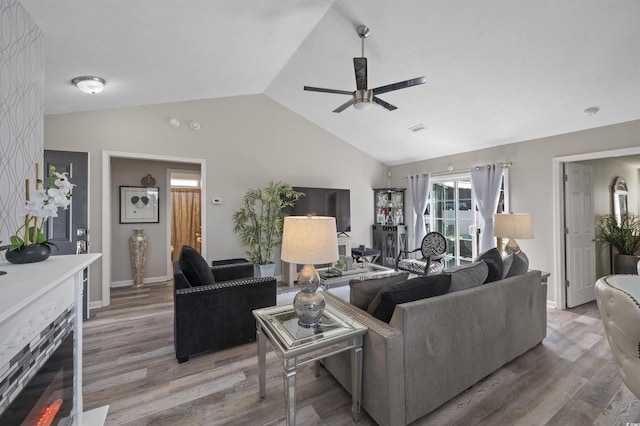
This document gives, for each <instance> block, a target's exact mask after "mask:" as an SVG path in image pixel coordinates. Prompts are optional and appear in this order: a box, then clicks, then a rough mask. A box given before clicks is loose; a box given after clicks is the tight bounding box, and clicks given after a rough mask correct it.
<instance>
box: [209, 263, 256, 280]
mask: <svg viewBox="0 0 640 426" xmlns="http://www.w3.org/2000/svg"><path fill="white" fill-rule="evenodd" d="M211 272H213V278H214V279H215V280H216V282H221V281H229V280H237V279H241V278H253V263H250V262H239V263H229V264H226V263H222V262H221V263H220V264H218V263H217V262H216V261H214V262H213V266H211Z"/></svg>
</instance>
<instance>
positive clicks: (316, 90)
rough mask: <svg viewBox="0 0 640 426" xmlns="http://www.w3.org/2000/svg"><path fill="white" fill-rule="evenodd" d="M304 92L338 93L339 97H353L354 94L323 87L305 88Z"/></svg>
mask: <svg viewBox="0 0 640 426" xmlns="http://www.w3.org/2000/svg"><path fill="white" fill-rule="evenodd" d="M304 90H310V91H312V92H323V93H337V94H338V95H350V96H353V92H348V91H346V90H335V89H324V88H322V87H311V86H304Z"/></svg>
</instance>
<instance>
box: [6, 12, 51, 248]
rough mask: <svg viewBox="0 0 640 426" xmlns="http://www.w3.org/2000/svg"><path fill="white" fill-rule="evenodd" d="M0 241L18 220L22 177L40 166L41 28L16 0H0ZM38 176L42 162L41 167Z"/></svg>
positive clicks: (32, 175)
mask: <svg viewBox="0 0 640 426" xmlns="http://www.w3.org/2000/svg"><path fill="white" fill-rule="evenodd" d="M0 22H1V23H2V25H0V52H2V54H1V55H0V241H4V243H3V244H6V243H7V242H8V240H9V236H11V235H13V234H14V233H15V232H16V230H17V229H18V227H19V226H20V225H21V223H20V222H21V220H22V213H21V212H20V211H21V209H22V207H23V206H24V202H25V179H29V180H30V182H31V188H33V187H34V182H35V164H36V163H40V165H41V166H42V161H43V158H42V152H43V146H44V138H43V134H42V128H43V111H44V100H43V99H44V68H43V64H44V60H43V51H42V32H40V30H39V29H38V27H37V26H36V25H35V23H34V22H33V21H32V20H31V18H30V17H29V15H28V14H27V12H26V11H25V10H24V9H23V8H22V6H21V5H20V4H19V3H18V1H17V0H0ZM40 173H41V175H40V178H42V167H41V172H40Z"/></svg>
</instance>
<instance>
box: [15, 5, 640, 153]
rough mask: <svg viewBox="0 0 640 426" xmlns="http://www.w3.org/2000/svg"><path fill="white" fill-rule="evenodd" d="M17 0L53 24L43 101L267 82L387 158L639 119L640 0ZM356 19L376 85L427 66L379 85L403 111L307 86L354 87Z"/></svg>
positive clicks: (51, 105) (203, 91)
mask: <svg viewBox="0 0 640 426" xmlns="http://www.w3.org/2000/svg"><path fill="white" fill-rule="evenodd" d="M21 3H22V4H23V6H24V7H25V9H26V10H27V11H28V12H29V14H30V15H31V17H32V18H33V20H34V21H35V22H36V24H37V25H38V26H39V27H40V29H41V30H42V31H43V33H44V46H45V113H46V114H56V113H65V112H74V111H85V110H96V109H103V108H117V107H126V106H135V105H147V104H156V103H164V102H174V101H185V100H192V99H206V98H218V97H226V96H237V95H247V94H258V93H263V94H265V95H267V96H269V97H270V98H272V99H273V100H275V101H276V102H279V103H280V104H282V105H284V106H285V107H287V108H289V109H290V110H292V111H294V112H296V113H298V114H300V115H301V116H303V117H305V118H306V119H308V120H310V121H312V122H314V123H316V124H317V125H318V126H320V127H322V128H324V129H326V130H327V131H329V132H331V133H332V134H334V135H336V136H337V137H339V138H341V139H343V140H344V141H346V142H347V143H349V144H351V145H353V146H355V147H356V148H358V149H360V150H362V151H364V152H367V153H368V154H370V155H371V156H372V157H374V158H376V159H378V160H380V161H382V162H384V163H386V164H389V165H394V164H401V163H406V162H411V161H417V160H422V159H427V158H434V157H440V156H443V155H449V154H454V153H458V152H465V151H471V150H475V149H480V148H485V147H490V146H496V145H501V144H507V143H512V142H518V141H524V140H530V139H535V138H540V137H545V136H550V135H556V134H561V133H567V132H572V131H577V130H583V129H589V128H593V127H599V126H604V125H609V124H615V123H620V122H625V121H631V120H637V119H640V25H639V24H638V17H640V1H638V0H608V1H604V0H535V1H533V0H483V1H479V0H465V1H451V0H420V1H408V0H384V1H383V0H269V1H264V0H253V1H249V0H49V1H44V0H21ZM360 24H366V25H367V26H369V27H370V28H371V35H370V36H369V37H368V38H367V39H366V44H365V56H366V57H367V58H368V68H369V69H368V74H369V87H378V86H382V85H386V84H389V83H394V82H396V81H401V80H407V79H410V78H414V77H419V76H422V75H424V76H426V78H427V83H426V84H424V85H421V86H416V87H411V88H407V89H404V90H400V91H396V92H390V93H386V94H383V95H380V98H382V99H384V100H385V101H387V102H389V103H391V104H394V105H395V106H397V107H398V109H397V110H396V111H393V112H389V111H386V110H384V109H382V108H378V107H374V108H372V109H371V110H369V111H357V110H354V109H353V108H349V109H347V110H345V111H344V112H342V113H340V114H336V113H333V112H332V110H333V109H335V108H336V107H338V106H339V105H341V104H342V103H344V102H345V101H347V100H348V96H344V95H336V94H326V93H316V92H305V91H303V90H302V87H303V86H304V85H309V86H318V87H326V88H332V89H341V90H349V91H352V90H354V89H355V78H354V71H353V62H352V58H353V57H354V56H360V39H359V37H358V35H357V33H356V27H357V26H358V25H360ZM81 75H96V76H100V77H103V78H104V79H106V80H107V85H106V87H105V90H104V92H103V93H101V94H99V95H87V94H84V93H82V92H80V91H79V90H77V89H76V88H75V87H73V86H72V85H71V83H70V81H71V79H72V78H74V77H77V76H81ZM593 106H596V107H599V108H600V112H599V113H598V114H597V115H595V116H591V117H589V116H585V115H584V114H583V111H584V110H585V109H586V108H588V107H593ZM417 124H423V125H424V126H425V130H423V131H420V132H416V133H413V132H411V131H409V130H408V128H409V127H410V126H414V125H417ZM604 144H606V142H603V146H605V145H604Z"/></svg>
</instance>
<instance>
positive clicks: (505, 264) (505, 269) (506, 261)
mask: <svg viewBox="0 0 640 426" xmlns="http://www.w3.org/2000/svg"><path fill="white" fill-rule="evenodd" d="M512 264H513V253H511V254H510V255H507V256H506V257H503V258H502V278H503V279H504V278H507V274H508V273H509V269H511V265H512Z"/></svg>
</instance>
